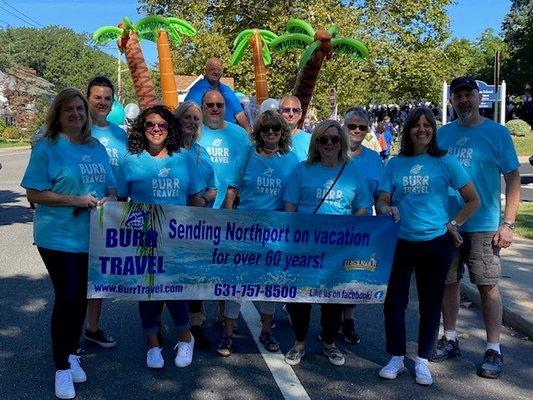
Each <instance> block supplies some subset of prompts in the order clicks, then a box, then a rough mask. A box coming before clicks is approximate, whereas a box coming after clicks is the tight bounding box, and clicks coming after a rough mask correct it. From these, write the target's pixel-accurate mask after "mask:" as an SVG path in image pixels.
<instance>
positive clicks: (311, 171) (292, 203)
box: [283, 120, 373, 365]
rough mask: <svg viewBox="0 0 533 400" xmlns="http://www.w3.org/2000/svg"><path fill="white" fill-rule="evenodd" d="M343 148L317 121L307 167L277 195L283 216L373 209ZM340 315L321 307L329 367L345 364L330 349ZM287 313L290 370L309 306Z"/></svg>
mask: <svg viewBox="0 0 533 400" xmlns="http://www.w3.org/2000/svg"><path fill="white" fill-rule="evenodd" d="M348 146H349V140H348V135H347V133H346V132H345V131H344V130H343V129H342V127H341V126H340V125H339V123H338V122H337V121H333V120H327V121H323V122H321V123H319V124H318V125H317V126H316V127H315V129H314V130H313V133H312V135H311V143H310V145H309V153H308V158H307V161H303V162H301V163H299V164H298V165H297V166H296V168H295V170H294V172H293V174H292V176H291V178H290V180H289V182H290V185H288V186H287V188H286V190H285V194H284V195H283V201H284V202H285V207H284V209H285V211H288V212H299V213H305V214H315V213H318V214H341V215H346V214H348V215H349V214H355V215H366V214H367V213H368V209H369V208H371V207H372V203H373V200H372V195H371V194H370V191H369V190H368V184H367V182H366V179H365V177H364V176H363V174H361V171H360V170H359V168H357V166H356V164H355V163H353V162H352V161H351V159H350V158H349V157H348ZM342 310H343V305H341V304H322V305H321V314H322V315H321V319H320V322H321V327H322V332H321V334H320V335H321V337H322V340H323V341H324V349H323V352H324V354H325V355H326V357H327V358H328V360H329V361H330V362H331V363H332V364H334V365H343V364H344V363H345V358H344V354H342V352H341V351H340V350H339V349H338V348H337V347H336V346H335V338H336V336H337V332H338V330H339V328H340V327H341V314H342ZM287 312H288V313H289V315H290V320H291V325H292V329H293V331H294V335H295V339H296V340H295V343H294V346H293V347H292V348H291V349H290V350H289V352H288V353H287V354H286V355H285V361H286V362H287V363H288V364H290V365H296V364H298V363H299V362H300V359H301V358H302V357H303V356H304V355H305V339H306V336H307V331H308V329H309V321H310V318H311V304H309V303H289V304H287Z"/></svg>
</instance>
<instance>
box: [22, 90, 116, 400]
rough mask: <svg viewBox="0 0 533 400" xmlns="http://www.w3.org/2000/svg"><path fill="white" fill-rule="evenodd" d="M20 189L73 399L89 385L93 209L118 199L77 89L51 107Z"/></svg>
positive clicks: (62, 386)
mask: <svg viewBox="0 0 533 400" xmlns="http://www.w3.org/2000/svg"><path fill="white" fill-rule="evenodd" d="M21 185H22V186H23V187H24V188H26V195H27V197H28V200H29V201H30V202H32V203H35V204H37V209H36V211H35V217H34V223H33V236H34V240H35V244H36V245H37V249H38V250H39V254H40V255H41V258H42V259H43V261H44V264H45V266H46V269H47V271H48V274H49V275H50V279H51V281H52V284H53V286H54V294H55V297H54V308H53V311H52V321H51V325H52V329H51V331H52V351H53V357H54V363H55V366H56V369H57V371H56V375H55V394H56V396H57V397H59V398H61V399H72V398H74V397H75V396H76V392H75V389H74V384H73V383H78V382H85V381H86V380H87V376H86V374H85V372H84V371H83V369H82V368H81V367H80V364H79V356H78V355H77V354H76V350H77V348H78V341H79V339H80V335H81V330H82V326H83V321H84V320H85V312H86V310H87V272H88V251H89V210H90V209H93V208H95V207H97V206H99V205H101V204H103V203H104V202H105V201H106V200H107V199H108V197H107V196H110V197H112V198H115V194H116V193H115V180H114V179H113V174H112V172H111V168H110V166H109V158H108V156H107V153H106V150H105V148H104V146H102V145H101V144H100V142H98V140H96V139H94V138H93V137H92V136H91V121H90V117H89V114H88V105H87V100H86V99H85V97H83V95H82V94H81V93H80V92H79V91H78V90H76V89H70V88H69V89H64V90H62V91H61V92H59V93H58V94H57V96H56V97H55V99H54V101H53V102H52V104H51V105H50V108H49V109H48V113H47V116H46V121H45V126H44V137H43V139H41V140H39V142H37V143H36V144H35V146H34V147H33V150H32V153H31V157H30V161H29V164H28V167H27V169H26V172H25V174H24V178H23V179H22V183H21Z"/></svg>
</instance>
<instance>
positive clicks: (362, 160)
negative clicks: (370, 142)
mask: <svg viewBox="0 0 533 400" xmlns="http://www.w3.org/2000/svg"><path fill="white" fill-rule="evenodd" d="M344 129H345V131H346V132H347V133H348V139H349V141H350V146H349V148H348V155H349V156H350V158H351V159H352V162H353V163H354V164H355V165H356V166H357V169H358V170H359V171H360V172H361V173H362V174H363V175H364V177H365V179H366V182H367V186H368V190H369V191H370V193H371V194H372V198H373V200H374V201H373V202H372V205H374V204H375V201H376V200H377V198H378V184H379V181H380V179H381V175H382V174H383V162H382V160H381V157H380V155H379V153H377V152H376V151H374V150H372V149H370V148H368V147H366V146H363V142H364V140H365V138H366V136H367V134H368V133H369V131H370V120H369V118H368V114H367V112H366V111H365V109H363V108H362V107H353V108H350V109H348V111H346V114H345V115H344ZM372 213H373V210H372V207H370V208H369V209H368V214H369V215H371V214H372ZM354 311H355V306H353V305H347V306H344V309H343V312H342V327H341V332H342V335H343V336H344V340H345V341H346V342H348V343H350V344H358V343H359V342H360V341H361V338H360V337H359V335H358V334H357V333H356V331H355V313H354Z"/></svg>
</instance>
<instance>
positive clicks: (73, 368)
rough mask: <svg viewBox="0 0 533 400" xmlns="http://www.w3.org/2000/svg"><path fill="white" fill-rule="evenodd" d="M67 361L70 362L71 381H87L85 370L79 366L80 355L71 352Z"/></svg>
mask: <svg viewBox="0 0 533 400" xmlns="http://www.w3.org/2000/svg"><path fill="white" fill-rule="evenodd" d="M68 362H69V363H70V369H69V371H70V375H72V381H73V382H74V383H82V382H85V381H87V374H85V371H84V370H83V369H82V368H81V365H80V357H79V356H77V355H75V354H71V355H69V356H68Z"/></svg>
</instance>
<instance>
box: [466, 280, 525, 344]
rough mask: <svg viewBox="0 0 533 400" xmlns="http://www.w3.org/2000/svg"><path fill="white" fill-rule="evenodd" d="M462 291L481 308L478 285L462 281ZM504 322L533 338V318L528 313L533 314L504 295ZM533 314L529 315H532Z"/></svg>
mask: <svg viewBox="0 0 533 400" xmlns="http://www.w3.org/2000/svg"><path fill="white" fill-rule="evenodd" d="M461 293H463V295H464V296H465V298H467V299H468V301H471V302H472V303H474V304H475V305H477V306H478V307H479V308H481V298H480V297H479V292H478V290H477V287H476V286H475V285H473V284H471V283H467V282H461ZM502 308H503V315H502V319H503V321H502V322H503V323H504V324H506V325H509V326H511V327H512V328H513V329H515V330H517V331H519V332H521V333H523V334H525V335H526V336H527V337H528V338H529V340H533V318H528V314H533V313H532V312H528V311H527V310H525V312H524V310H523V307H520V306H518V305H516V304H515V303H513V302H511V301H509V300H508V299H505V298H504V297H503V296H502ZM531 316H532V315H529V317H531Z"/></svg>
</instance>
